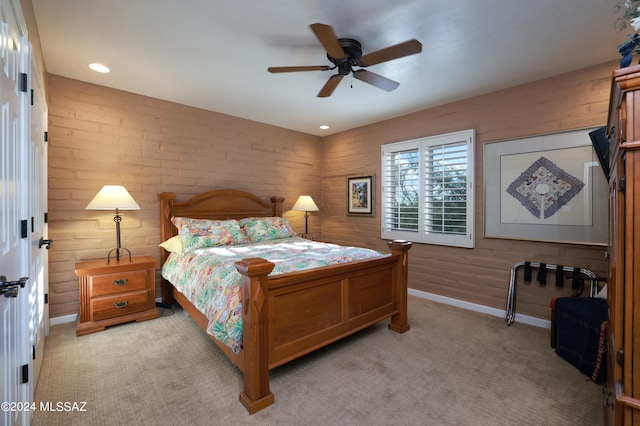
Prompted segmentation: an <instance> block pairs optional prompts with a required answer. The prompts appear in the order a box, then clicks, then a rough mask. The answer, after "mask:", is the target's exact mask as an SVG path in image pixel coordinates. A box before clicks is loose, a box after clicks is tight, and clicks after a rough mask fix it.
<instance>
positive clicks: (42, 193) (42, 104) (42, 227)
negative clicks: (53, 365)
mask: <svg viewBox="0 0 640 426" xmlns="http://www.w3.org/2000/svg"><path fill="white" fill-rule="evenodd" d="M39 75H40V74H39V72H38V66H37V63H36V62H35V61H33V63H32V64H31V73H30V74H29V82H30V83H31V84H30V89H31V91H30V93H31V111H30V114H29V115H30V118H31V120H30V132H29V133H30V141H31V144H30V157H31V161H30V162H29V163H30V165H31V168H32V170H31V173H30V175H31V180H32V182H33V185H31V192H32V193H31V195H30V196H29V201H30V204H31V205H30V209H29V210H30V212H31V221H32V223H33V228H32V231H33V232H32V234H31V264H30V268H29V269H30V272H29V277H30V279H29V281H30V287H29V335H30V342H29V343H30V346H31V349H32V358H33V375H32V380H29V382H30V383H31V384H32V385H31V387H32V392H35V387H36V385H37V383H38V377H39V375H40V367H41V366H42V358H43V354H44V336H45V335H47V334H48V333H49V311H48V307H49V305H47V304H45V303H44V297H45V294H47V293H48V292H49V290H48V284H49V277H48V268H47V265H48V258H49V257H48V249H49V247H50V245H49V244H46V242H45V241H42V242H41V241H40V240H41V239H42V240H47V237H48V232H47V231H48V225H47V220H46V216H45V215H46V214H47V143H46V140H45V134H46V131H47V130H46V129H47V114H48V112H47V103H46V100H45V99H44V93H43V91H42V85H41V83H40V78H39Z"/></svg>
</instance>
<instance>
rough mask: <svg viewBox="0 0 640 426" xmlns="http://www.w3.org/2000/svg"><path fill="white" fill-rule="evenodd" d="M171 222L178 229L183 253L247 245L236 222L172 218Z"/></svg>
mask: <svg viewBox="0 0 640 426" xmlns="http://www.w3.org/2000/svg"><path fill="white" fill-rule="evenodd" d="M171 222H172V223H173V224H174V225H175V227H176V228H178V235H179V236H180V240H182V246H183V247H184V251H188V250H192V249H195V248H200V247H215V246H226V245H230V244H246V243H248V241H247V237H245V235H244V233H243V232H242V229H240V224H239V223H238V221H237V220H233V219H231V220H209V219H191V218H187V217H172V218H171Z"/></svg>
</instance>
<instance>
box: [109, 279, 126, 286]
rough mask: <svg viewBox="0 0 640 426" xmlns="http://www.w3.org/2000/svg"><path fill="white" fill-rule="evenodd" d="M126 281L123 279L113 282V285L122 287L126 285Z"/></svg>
mask: <svg viewBox="0 0 640 426" xmlns="http://www.w3.org/2000/svg"><path fill="white" fill-rule="evenodd" d="M127 281H129V280H128V279H126V278H123V279H121V280H113V283H114V284H115V285H118V286H123V285H125V284H126V283H127Z"/></svg>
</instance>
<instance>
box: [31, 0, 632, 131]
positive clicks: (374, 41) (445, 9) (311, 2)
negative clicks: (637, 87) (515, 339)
mask: <svg viewBox="0 0 640 426" xmlns="http://www.w3.org/2000/svg"><path fill="white" fill-rule="evenodd" d="M617 2H618V0H481V1H478V0H457V1H454V0H394V1H389V0H268V1H265V0H245V1H242V0H236V1H233V0H224V1H223V0H182V1H176V0H99V1H96V0H94V1H87V0H33V7H34V11H35V15H36V20H37V24H38V29H39V33H40V38H41V43H42V48H43V51H44V58H45V66H46V69H47V71H48V72H49V73H52V74H57V75H60V76H64V77H69V78H73V79H77V80H82V81H86V82H90V83H95V84H99V85H102V86H107V87H112V88H116V89H121V90H125V91H129V92H133V93H138V94H142V95H146V96H151V97H155V98H160V99H165V100H169V101H173V102H178V103H181V104H186V105H191V106H194V107H198V108H203V109H207V110H212V111H216V112H220V113H224V114H230V115H234V116H238V117H244V118H247V119H251V120H255V121H259V122H263V123H269V124H272V125H276V126H280V127H285V128H288V129H293V130H298V131H301V132H305V133H309V134H314V135H321V136H323V135H328V134H332V133H336V132H340V131H343V130H347V129H351V128H355V127H359V126H363V125H366V124H369V123H373V122H377V121H381V120H384V119H387V118H391V117H397V116H401V115H404V114H407V113H410V112H414V111H419V110H422V109H426V108H430V107H434V106H437V105H441V104H445V103H449V102H452V101H455V100H460V99H464V98H468V97H471V96H476V95H479V94H483V93H489V92H493V91H496V90H499V89H503V88H507V87H511V86H514V85H518V84H521V83H525V82H530V81H535V80H539V79H542V78H545V77H550V76H553V75H557V74H561V73H564V72H568V71H573V70H578V69H582V68H585V67H588V66H591V65H596V64H601V63H604V62H607V61H610V60H614V59H617V58H619V57H620V56H619V54H618V52H617V50H616V47H617V45H618V44H620V43H622V42H624V41H625V37H626V31H625V32H620V31H618V29H617V27H616V20H617V18H618V16H620V13H618V14H616V10H615V5H616V3H617ZM316 22H320V23H324V24H328V25H331V26H333V28H334V29H335V31H336V33H337V35H338V37H350V38H355V39H357V40H358V41H360V42H361V43H362V48H363V53H364V54H366V53H370V52H372V51H376V50H378V49H381V48H384V47H387V46H389V45H392V44H396V43H399V42H402V41H405V40H408V39H412V38H416V39H418V40H419V41H420V42H422V44H423V50H422V53H421V54H418V55H413V56H409V57H405V58H401V59H397V60H395V61H391V62H386V63H383V64H378V65H373V66H371V67H369V68H367V69H368V70H369V71H373V72H375V73H378V74H381V75H383V76H385V77H388V78H390V79H392V80H395V81H397V82H399V83H400V86H399V87H398V88H397V89H396V90H395V91H392V92H385V91H382V90H380V89H377V88H375V87H373V86H370V85H368V84H366V83H364V82H362V81H359V80H355V79H353V80H352V79H351V77H350V76H349V77H346V78H344V79H343V81H342V82H341V83H340V85H339V86H338V88H337V89H336V90H335V92H334V93H333V95H332V96H331V97H329V98H318V97H316V94H317V93H318V92H319V91H320V89H321V88H322V86H323V85H324V83H325V81H326V80H327V79H328V78H329V76H330V75H332V74H334V73H335V72H334V71H333V72H332V71H314V72H298V73H283V74H271V73H269V72H267V67H269V66H298V65H331V64H330V63H329V61H328V60H327V58H326V56H325V51H324V49H323V47H322V45H321V44H320V42H319V41H318V40H317V38H316V37H315V35H314V34H313V33H312V32H311V30H310V28H309V25H310V24H312V23H316ZM91 62H100V63H103V64H105V65H107V66H109V67H110V68H111V73H109V74H98V73H96V72H94V71H91V70H89V68H88V67H87V65H88V64H89V63H91ZM321 124H327V125H329V126H331V128H330V129H329V130H320V129H319V126H320V125H321Z"/></svg>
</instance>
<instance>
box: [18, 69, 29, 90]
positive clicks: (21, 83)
mask: <svg viewBox="0 0 640 426" xmlns="http://www.w3.org/2000/svg"><path fill="white" fill-rule="evenodd" d="M18 85H19V90H20V91H21V92H24V93H27V74H25V73H23V72H21V73H20V81H19V82H18Z"/></svg>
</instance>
